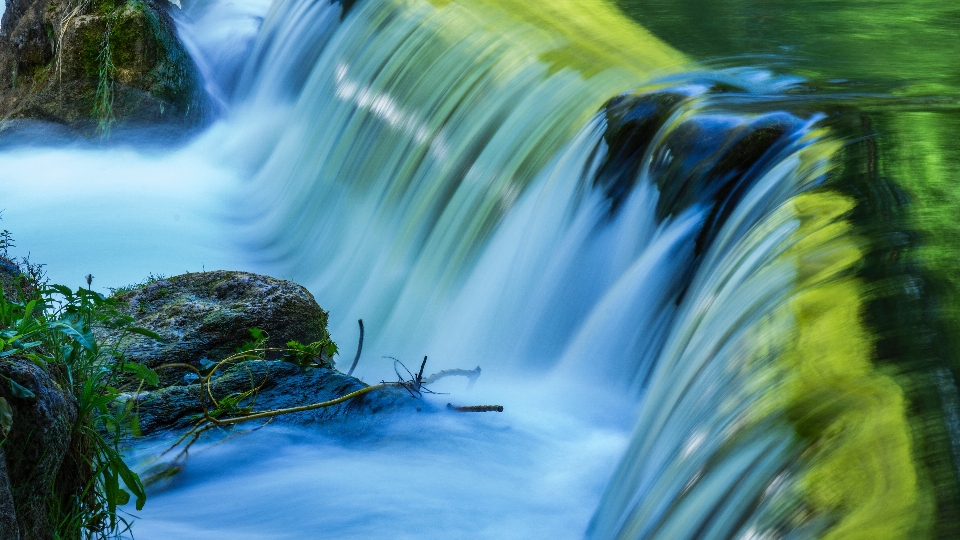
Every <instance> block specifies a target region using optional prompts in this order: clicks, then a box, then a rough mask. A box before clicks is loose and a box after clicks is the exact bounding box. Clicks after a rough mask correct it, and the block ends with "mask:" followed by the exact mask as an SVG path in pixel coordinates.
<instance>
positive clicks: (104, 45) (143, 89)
mask: <svg viewBox="0 0 960 540" xmlns="http://www.w3.org/2000/svg"><path fill="white" fill-rule="evenodd" d="M75 6H76V5H75V4H72V3H60V2H58V1H57V0H33V1H32V2H31V1H24V0H7V8H6V12H5V13H4V15H3V19H2V31H0V118H2V119H4V120H13V119H37V120H44V121H48V122H55V123H59V124H64V125H67V126H70V127H72V128H74V129H76V130H78V131H80V132H81V133H85V134H87V135H92V134H95V133H97V132H100V133H103V132H105V131H107V130H109V128H110V127H111V126H112V125H113V124H114V123H116V124H117V125H128V124H175V125H182V126H184V127H187V126H193V125H196V124H198V123H199V122H200V120H201V119H202V117H203V109H204V103H205V93H204V91H203V85H202V83H201V80H200V76H199V73H198V71H197V68H196V66H195V65H194V63H193V61H192V60H191V58H190V56H189V55H188V54H187V52H186V50H185V49H184V48H183V45H182V44H181V43H180V42H179V39H178V37H177V33H176V27H175V25H174V23H173V20H172V19H171V17H170V15H169V13H168V12H167V10H168V9H169V4H167V3H166V2H164V1H163V0H126V1H117V2H114V1H113V0H103V1H99V2H97V1H94V2H90V3H87V4H80V6H82V7H81V8H76V7H75Z"/></svg>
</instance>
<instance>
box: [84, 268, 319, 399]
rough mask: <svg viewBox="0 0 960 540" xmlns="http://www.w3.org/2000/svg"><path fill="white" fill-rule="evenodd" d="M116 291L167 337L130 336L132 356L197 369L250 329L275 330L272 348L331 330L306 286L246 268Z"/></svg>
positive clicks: (137, 319) (236, 344)
mask: <svg viewBox="0 0 960 540" xmlns="http://www.w3.org/2000/svg"><path fill="white" fill-rule="evenodd" d="M115 297H116V298H117V299H118V300H119V301H120V302H121V306H120V307H121V309H122V310H124V311H125V312H126V313H127V314H129V315H130V316H132V317H133V318H134V325H136V326H140V327H143V328H147V329H149V330H152V331H154V332H156V333H158V334H160V335H161V336H162V337H163V338H164V340H165V342H162V343H161V342H158V341H156V340H153V339H150V338H147V337H143V336H139V335H132V336H128V338H127V339H128V340H129V341H128V342H127V343H128V346H127V347H126V354H127V357H128V358H129V359H130V360H132V361H134V362H139V363H142V364H144V365H147V366H149V367H151V368H157V367H159V366H161V365H163V364H169V363H186V364H191V365H193V366H195V367H197V368H199V367H201V360H210V361H218V360H221V359H223V358H225V357H227V356H229V355H231V354H233V353H234V352H236V351H237V349H238V348H240V347H241V346H242V345H243V344H244V343H245V342H248V341H250V340H251V336H250V332H249V329H250V328H260V329H261V330H263V331H265V332H266V333H267V334H268V335H269V336H270V339H269V340H268V341H267V344H266V345H267V347H283V346H284V345H285V344H286V343H287V342H288V341H291V340H297V341H300V342H301V343H311V342H314V341H320V340H321V339H323V338H324V337H326V335H327V330H326V328H327V312H325V311H324V310H323V309H321V308H320V306H319V305H317V301H316V300H314V298H313V295H312V294H310V292H309V291H308V290H307V289H305V288H304V287H302V286H300V285H297V284H296V283H293V282H290V281H284V280H281V279H275V278H272V277H268V276H262V275H258V274H250V273H247V272H232V271H222V270H221V271H215V272H195V273H192V274H183V275H179V276H174V277H170V278H165V279H158V280H155V281H152V282H150V283H147V284H146V285H142V286H139V287H136V288H133V289H129V290H121V291H118V292H117V293H116V294H115ZM119 337H120V336H119V334H118V333H117V332H106V331H103V332H99V335H98V338H99V339H101V340H108V341H109V340H116V339H118V338H119ZM277 357H278V354H271V355H268V358H277ZM181 375H182V374H181ZM161 376H164V377H165V378H166V380H167V381H168V382H169V381H170V379H169V377H168V376H167V375H165V374H163V373H161Z"/></svg>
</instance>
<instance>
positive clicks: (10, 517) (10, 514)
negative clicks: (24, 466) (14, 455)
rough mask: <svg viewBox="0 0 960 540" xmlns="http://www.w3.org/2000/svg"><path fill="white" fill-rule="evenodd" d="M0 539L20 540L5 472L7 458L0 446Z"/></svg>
mask: <svg viewBox="0 0 960 540" xmlns="http://www.w3.org/2000/svg"><path fill="white" fill-rule="evenodd" d="M0 538H4V539H8V540H19V539H20V526H19V525H18V524H17V509H16V507H15V506H14V503H13V492H12V491H11V490H10V474H9V473H8V472H7V457H6V455H5V454H4V451H3V447H2V446H0Z"/></svg>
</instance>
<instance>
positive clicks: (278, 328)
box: [99, 271, 422, 435]
mask: <svg viewBox="0 0 960 540" xmlns="http://www.w3.org/2000/svg"><path fill="white" fill-rule="evenodd" d="M115 298H116V299H117V300H119V301H120V307H121V309H122V310H123V311H125V312H126V313H128V314H130V315H131V316H133V317H134V324H135V325H137V326H141V327H144V328H147V329H149V330H152V331H154V332H156V333H158V334H160V335H161V336H162V337H163V338H164V339H165V341H164V342H162V343H161V342H157V341H155V340H152V339H149V338H146V337H142V336H139V335H135V336H132V340H131V341H130V342H129V343H128V344H127V345H126V347H125V351H126V355H127V357H128V359H130V360H133V361H135V362H139V363H142V364H145V365H147V366H149V367H152V368H159V367H160V366H163V365H164V364H190V365H192V366H194V367H196V368H198V369H203V368H204V365H205V364H206V362H204V360H208V361H210V362H217V361H219V360H222V359H224V358H226V357H228V356H229V355H231V354H233V353H234V352H236V351H237V349H239V348H240V347H242V346H243V344H244V343H245V342H248V341H250V340H251V335H250V332H249V329H250V328H260V329H261V330H264V331H265V332H266V333H267V334H268V335H269V340H268V341H267V343H266V346H267V347H276V348H281V347H284V346H285V345H286V343H287V342H288V341H291V340H297V341H300V342H301V343H311V342H314V341H320V340H322V339H324V338H325V337H326V336H327V330H326V326H327V313H326V312H325V311H323V309H321V308H320V306H319V305H317V302H316V300H314V298H313V295H311V294H310V292H309V291H307V290H306V289H305V288H303V287H302V286H300V285H297V284H296V283H293V282H290V281H284V280H279V279H275V278H272V277H268V276H262V275H257V274H250V273H246V272H230V271H215V272H199V273H191V274H183V275H180V276H174V277H171V278H166V279H159V280H155V281H152V282H150V283H147V284H145V285H141V286H137V287H135V288H132V289H129V290H120V291H118V292H117V293H116V294H115ZM99 337H100V339H101V340H117V339H119V338H120V336H119V335H118V334H117V333H116V332H100V336H99ZM280 356H281V354H280V353H279V352H271V353H269V354H267V355H266V357H267V360H265V361H256V360H254V361H243V362H240V363H236V364H228V365H226V366H224V368H223V369H222V370H219V371H218V372H216V373H215V374H214V375H213V378H212V381H213V384H212V385H211V386H212V387H211V390H212V393H213V394H214V397H216V398H217V399H221V398H223V397H224V396H226V395H228V394H232V393H239V392H244V391H247V390H250V389H251V388H252V387H254V386H258V387H259V390H258V391H257V394H256V398H255V399H251V400H249V401H250V402H251V404H255V409H256V410H267V409H280V408H287V407H295V406H300V405H308V404H311V403H317V402H322V401H327V400H331V399H334V398H338V397H340V396H343V395H345V394H349V393H350V392H353V391H355V390H359V389H361V388H363V387H365V386H366V385H365V384H364V383H362V382H360V381H359V380H357V379H355V378H353V377H350V376H347V375H344V374H343V373H340V372H339V371H337V370H336V369H332V368H330V367H328V366H323V367H318V368H311V369H302V368H301V367H300V366H298V365H296V364H292V363H288V362H284V361H279V360H277V358H279V357H280ZM206 365H207V366H209V364H206ZM160 376H161V385H160V386H161V387H160V388H159V389H157V390H153V391H150V392H142V393H140V394H139V395H137V396H128V399H136V401H137V407H136V411H137V415H138V418H139V426H140V430H141V431H142V433H143V434H145V435H149V434H152V433H157V432H161V431H165V430H168V429H174V430H176V429H182V428H186V427H188V426H189V425H191V424H193V423H196V422H197V421H199V420H200V417H201V412H202V406H201V401H200V399H201V395H200V390H201V386H200V384H198V382H197V380H196V376H195V375H194V373H193V372H192V371H190V370H187V369H182V368H180V369H163V370H160ZM204 399H206V403H207V406H210V401H209V399H208V398H204ZM421 406H422V402H420V401H419V400H415V399H413V398H412V397H411V396H410V395H409V394H408V393H407V392H406V391H404V390H401V389H398V388H385V389H382V390H377V391H374V392H371V393H369V394H365V395H363V396H360V397H358V398H356V399H353V400H350V401H348V402H345V403H342V404H339V405H337V406H334V407H330V408H323V409H316V410H312V411H307V412H301V413H296V414H292V415H284V416H282V417H278V421H280V422H295V423H303V424H312V425H317V426H321V427H332V426H334V425H336V426H337V427H336V429H337V430H339V431H340V432H342V431H343V430H344V429H348V428H346V427H345V422H344V421H348V420H349V421H352V422H353V424H355V425H356V424H357V422H355V420H359V419H366V418H370V417H371V413H378V412H382V411H387V410H397V409H416V408H418V407H421ZM364 421H365V420H364ZM361 423H362V422H361Z"/></svg>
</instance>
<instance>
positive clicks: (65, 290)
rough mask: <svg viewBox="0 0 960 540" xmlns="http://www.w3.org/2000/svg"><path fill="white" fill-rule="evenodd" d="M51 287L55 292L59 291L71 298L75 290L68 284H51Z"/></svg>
mask: <svg viewBox="0 0 960 540" xmlns="http://www.w3.org/2000/svg"><path fill="white" fill-rule="evenodd" d="M50 288H51V289H53V291H54V292H58V293H60V294H62V295H63V296H66V297H67V298H71V297H72V296H73V291H72V290H70V287H67V286H66V285H51V286H50Z"/></svg>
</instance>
